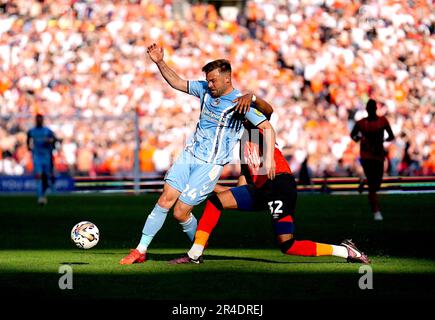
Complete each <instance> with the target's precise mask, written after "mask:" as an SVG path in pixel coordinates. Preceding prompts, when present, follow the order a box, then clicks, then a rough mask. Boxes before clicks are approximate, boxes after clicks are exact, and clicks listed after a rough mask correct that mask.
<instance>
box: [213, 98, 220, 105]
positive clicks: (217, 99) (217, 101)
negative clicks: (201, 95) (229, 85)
mask: <svg viewBox="0 0 435 320" xmlns="http://www.w3.org/2000/svg"><path fill="white" fill-rule="evenodd" d="M219 103H221V99H220V98H216V99H214V100H213V101H212V102H211V105H212V106H214V107H217V106H218V105H219Z"/></svg>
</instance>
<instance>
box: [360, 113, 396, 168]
mask: <svg viewBox="0 0 435 320" xmlns="http://www.w3.org/2000/svg"><path fill="white" fill-rule="evenodd" d="M389 126H390V124H389V123H388V120H387V118H385V117H378V118H377V119H375V120H370V121H369V120H368V119H367V118H364V119H361V120H359V121H357V123H356V129H357V130H358V131H359V132H360V133H361V135H362V137H361V145H360V152H361V159H376V160H384V157H385V156H386V153H385V150H384V130H386V129H387V128H388V127H389Z"/></svg>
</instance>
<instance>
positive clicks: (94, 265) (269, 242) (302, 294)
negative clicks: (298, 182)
mask: <svg viewBox="0 0 435 320" xmlns="http://www.w3.org/2000/svg"><path fill="white" fill-rule="evenodd" d="M380 198H381V204H382V206H383V214H384V218H385V219H384V221H382V222H375V221H373V219H372V216H371V214H370V210H369V207H368V201H367V196H366V195H365V194H363V195H319V194H317V195H316V194H312V195H308V194H300V195H299V199H298V204H297V213H296V235H297V237H298V238H300V239H309V240H314V241H318V242H324V243H331V244H339V243H340V241H341V240H343V239H345V238H352V239H353V240H354V241H355V243H356V244H357V245H358V246H359V247H360V248H361V249H362V250H363V251H365V252H366V253H367V254H368V255H369V257H370V258H371V260H372V265H371V268H372V270H373V274H372V275H373V278H372V280H373V289H366V290H362V289H360V288H359V286H358V283H359V280H360V277H361V276H363V274H361V273H359V272H358V271H359V267H360V265H357V264H348V263H346V262H345V261H344V260H343V259H340V258H334V257H314V258H311V257H296V256H286V255H283V254H282V253H281V252H280V251H279V250H278V248H277V246H276V245H275V242H274V237H273V233H272V227H271V219H270V216H269V213H267V212H256V213H255V212H254V213H248V212H237V211H227V212H223V214H222V216H221V220H220V221H219V223H218V226H217V228H216V230H215V232H214V234H213V235H212V238H211V239H210V244H209V249H208V250H207V251H206V257H205V262H204V263H203V264H201V265H169V264H168V260H170V259H173V258H176V257H178V256H180V255H182V254H184V253H185V252H186V251H187V249H188V248H189V247H190V245H189V242H188V240H187V237H186V236H185V235H184V234H183V233H182V231H181V228H180V226H179V225H178V224H177V223H176V222H175V220H174V219H173V218H172V215H171V214H169V215H168V218H167V220H166V223H165V225H164V227H163V228H162V230H161V231H160V233H159V234H158V235H157V236H156V237H155V238H154V241H153V243H152V245H151V247H150V248H149V261H147V262H145V263H143V264H136V265H131V266H121V265H119V260H120V259H121V258H122V257H123V256H124V255H125V254H126V253H128V251H129V249H130V248H134V247H135V246H136V244H137V242H138V240H139V238H140V234H141V230H142V227H143V224H144V221H145V218H146V216H147V214H148V213H149V212H150V210H151V209H152V207H153V206H154V204H155V202H156V200H157V195H155V194H150V195H141V196H132V195H129V196H128V195H66V196H61V195H58V196H52V197H49V203H48V205H47V206H45V207H38V206H37V205H36V199H35V197H32V196H1V197H0V226H1V232H0V287H1V295H2V296H7V297H9V298H11V297H12V298H14V297H15V298H37V299H59V300H69V299H95V300H97V299H114V300H115V299H116V300H123V299H124V300H129V299H134V300H138V299H139V300H142V299H143V300H147V301H150V300H155V301H157V300H168V301H178V300H180V301H195V300H207V301H208V300H210V301H221V300H222V301H227V300H239V301H244V300H250V301H251V300H252V301H263V300H267V301H273V300H323V299H328V300H329V299H334V300H335V299H364V300H372V301H374V300H379V299H381V300H382V299H385V300H387V299H431V300H433V299H434V298H435V250H434V249H433V244H434V241H433V239H434V238H435V237H434V235H435V231H434V229H435V227H434V225H435V210H434V195H433V194H403V195H397V194H394V195H386V194H383V195H381V196H380ZM202 209H203V206H199V207H197V208H195V210H194V213H195V215H196V216H197V218H199V217H200V215H201V214H202ZM82 220H89V221H92V222H94V223H95V224H96V225H97V226H98V228H99V229H100V234H101V238H100V242H99V243H98V245H97V246H96V247H95V248H92V249H90V250H81V249H78V248H76V247H74V246H73V244H72V243H71V241H70V230H71V228H72V226H73V225H74V224H76V223H77V222H79V221H82ZM63 265H69V266H71V268H72V270H73V289H65V290H61V289H60V288H59V279H60V277H61V276H62V275H63V274H62V273H59V268H60V267H61V266H63Z"/></svg>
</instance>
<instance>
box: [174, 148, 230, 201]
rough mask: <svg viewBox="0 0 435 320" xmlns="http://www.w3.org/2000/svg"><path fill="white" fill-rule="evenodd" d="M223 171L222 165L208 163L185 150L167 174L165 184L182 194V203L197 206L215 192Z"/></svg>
mask: <svg viewBox="0 0 435 320" xmlns="http://www.w3.org/2000/svg"><path fill="white" fill-rule="evenodd" d="M222 169H223V166H222V165H218V164H212V163H207V162H205V161H202V160H200V159H198V158H195V157H194V156H193V155H192V154H191V153H190V152H188V151H185V150H184V151H183V152H182V153H181V154H180V156H179V157H178V159H177V161H176V162H175V163H174V164H173V165H172V167H171V168H170V169H169V171H168V172H167V173H166V176H165V182H166V183H167V184H169V185H170V186H171V187H172V188H174V189H176V190H178V191H179V192H181V195H180V197H179V199H180V200H181V201H183V202H184V203H186V204H188V205H191V206H195V205H197V204H200V203H201V202H203V201H204V200H205V199H206V198H207V196H208V195H209V194H210V193H211V192H212V191H213V190H214V187H215V186H216V183H217V182H218V180H219V177H220V176H221V173H222Z"/></svg>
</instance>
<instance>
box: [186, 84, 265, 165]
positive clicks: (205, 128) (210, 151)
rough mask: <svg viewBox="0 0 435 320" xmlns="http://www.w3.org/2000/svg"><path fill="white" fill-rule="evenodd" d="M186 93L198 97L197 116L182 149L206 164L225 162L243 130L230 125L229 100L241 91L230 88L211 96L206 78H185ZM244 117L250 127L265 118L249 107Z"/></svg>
mask: <svg viewBox="0 0 435 320" xmlns="http://www.w3.org/2000/svg"><path fill="white" fill-rule="evenodd" d="M188 93H189V94H190V95H193V96H195V97H198V98H199V99H200V102H201V115H200V118H199V121H198V124H197V125H196V130H195V133H194V134H193V137H192V138H191V140H190V141H189V142H188V143H187V145H186V148H185V150H187V151H189V152H190V153H191V154H193V155H194V156H195V158H198V159H201V160H203V161H205V162H207V163H213V164H219V165H225V164H227V163H228V162H230V161H231V160H232V155H233V154H232V151H233V148H234V147H235V145H236V144H237V142H238V141H239V140H240V138H241V135H242V133H243V126H239V127H237V126H231V124H230V120H231V117H232V116H233V114H234V107H235V103H234V102H232V101H233V100H234V99H236V98H238V97H240V96H241V95H242V94H241V93H240V91H239V90H237V89H234V90H233V91H232V92H231V93H229V94H227V95H224V96H221V97H217V98H213V97H212V96H211V94H210V91H209V89H208V84H207V81H189V82H188ZM245 117H246V119H248V121H250V122H251V123H252V124H253V125H254V126H257V125H258V124H260V123H261V122H263V121H265V120H266V117H265V116H264V115H263V114H261V113H260V112H258V111H257V110H256V109H254V108H250V110H249V112H248V113H246V115H245Z"/></svg>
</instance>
